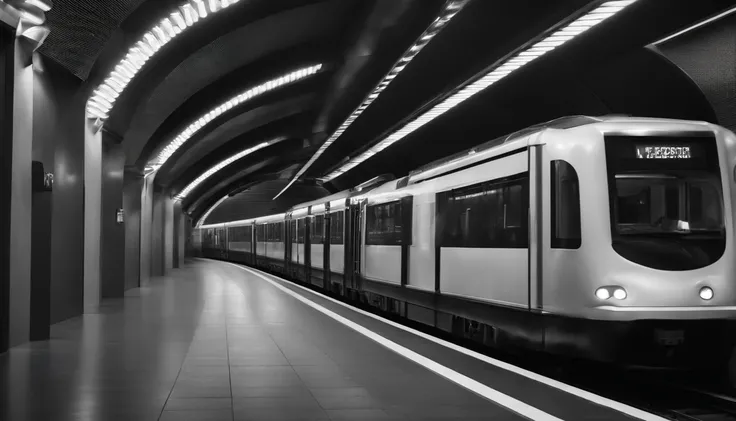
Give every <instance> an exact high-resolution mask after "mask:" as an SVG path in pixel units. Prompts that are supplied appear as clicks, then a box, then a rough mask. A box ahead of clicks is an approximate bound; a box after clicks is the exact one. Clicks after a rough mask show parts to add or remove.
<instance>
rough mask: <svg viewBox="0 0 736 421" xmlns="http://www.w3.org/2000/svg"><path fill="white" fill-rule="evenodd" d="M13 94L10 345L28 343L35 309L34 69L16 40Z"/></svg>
mask: <svg viewBox="0 0 736 421" xmlns="http://www.w3.org/2000/svg"><path fill="white" fill-rule="evenodd" d="M13 60H14V77H15V80H14V87H13V89H14V93H13V155H12V156H13V164H12V168H13V177H12V184H11V198H10V239H11V242H12V246H11V247H10V264H9V273H10V285H9V296H10V300H9V309H8V310H9V311H8V321H9V329H8V330H9V332H8V333H9V335H8V336H9V344H10V346H11V347H12V346H15V345H19V344H22V343H25V342H27V341H28V338H29V328H30V305H31V210H32V190H31V189H32V185H31V160H32V153H33V145H32V139H33V83H34V74H33V68H32V66H31V65H30V60H29V59H28V55H27V53H26V52H25V51H24V47H23V45H21V43H20V42H19V40H18V39H17V38H16V40H15V48H14V57H13Z"/></svg>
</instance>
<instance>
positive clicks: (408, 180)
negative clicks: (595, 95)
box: [398, 114, 707, 188]
mask: <svg viewBox="0 0 736 421" xmlns="http://www.w3.org/2000/svg"><path fill="white" fill-rule="evenodd" d="M609 122H611V123H637V122H640V123H680V124H682V123H686V124H694V125H698V126H703V125H706V124H707V123H704V122H700V121H689V120H673V119H666V118H648V117H632V116H630V115H618V114H613V115H605V116H599V117H591V116H585V115H576V116H567V117H560V118H557V119H554V120H550V121H547V122H544V123H539V124H535V125H533V126H530V127H527V128H524V129H521V130H518V131H516V132H513V133H510V134H506V135H503V136H500V137H497V138H495V139H493V140H490V141H487V142H485V143H482V144H480V145H478V146H475V147H472V148H470V149H466V150H464V151H462V152H458V153H456V154H454V155H450V156H448V157H445V158H441V159H438V160H436V161H434V162H431V163H429V164H427V165H424V166H422V167H419V168H417V169H416V170H414V171H412V172H411V173H409V176H408V177H405V179H402V180H400V182H399V183H398V184H399V185H398V188H401V187H404V186H406V185H409V184H414V183H417V182H419V181H422V179H423V178H424V177H422V176H423V175H425V174H426V173H429V172H430V171H432V172H435V171H433V170H436V169H438V168H440V167H443V166H444V167H447V168H446V170H445V171H443V172H441V173H444V172H446V171H450V170H451V169H452V168H451V167H452V165H450V164H452V163H457V164H460V163H461V162H463V161H466V160H468V159H473V158H471V156H477V155H478V154H481V153H482V152H488V151H491V150H494V149H500V148H502V147H503V146H505V145H509V144H513V143H515V141H520V140H522V139H526V138H528V137H529V136H532V135H534V134H536V133H540V132H542V131H544V130H547V129H557V130H565V129H572V128H575V127H581V126H586V125H591V124H596V123H609ZM437 175H439V174H433V176H437Z"/></svg>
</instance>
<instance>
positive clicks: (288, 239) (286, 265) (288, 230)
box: [284, 217, 293, 275]
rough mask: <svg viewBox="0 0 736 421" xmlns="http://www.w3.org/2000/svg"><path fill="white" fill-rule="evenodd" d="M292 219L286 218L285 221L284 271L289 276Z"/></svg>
mask: <svg viewBox="0 0 736 421" xmlns="http://www.w3.org/2000/svg"><path fill="white" fill-rule="evenodd" d="M292 235H293V234H292V232H291V219H290V218H289V217H286V218H285V219H284V271H285V273H286V274H287V275H291V253H292V251H293V250H292V249H291V242H292V240H291V238H292Z"/></svg>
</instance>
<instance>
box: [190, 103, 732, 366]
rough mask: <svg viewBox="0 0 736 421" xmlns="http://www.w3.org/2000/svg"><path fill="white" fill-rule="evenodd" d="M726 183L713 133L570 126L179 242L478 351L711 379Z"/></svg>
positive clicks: (671, 124)
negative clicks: (690, 370)
mask: <svg viewBox="0 0 736 421" xmlns="http://www.w3.org/2000/svg"><path fill="white" fill-rule="evenodd" d="M735 182H736V137H735V136H734V134H733V133H732V132H730V131H728V130H726V129H725V128H723V127H720V126H717V125H713V124H709V123H705V122H696V121H682V120H671V119H655V118H635V117H627V116H604V117H588V116H571V117H564V118H560V119H557V120H553V121H550V122H547V123H543V124H539V125H536V126H533V127H529V128H527V129H524V130H521V131H519V132H516V133H513V134H510V135H507V136H503V137H500V138H498V139H494V140H491V141H490V142H487V143H484V144H482V145H480V146H477V147H475V148H473V149H471V150H469V151H465V152H462V153H459V154H456V155H454V156H451V157H448V158H445V159H442V160H439V161H437V162H434V163H432V164H429V165H427V166H424V167H422V168H420V169H418V170H416V171H413V172H412V173H410V174H409V175H408V176H406V177H403V178H400V179H390V178H387V177H378V178H376V179H374V180H371V181H369V182H367V183H364V184H363V185H360V186H358V187H356V188H353V189H351V190H349V191H344V192H341V193H338V194H335V195H332V196H329V197H326V198H324V199H321V200H316V201H314V202H310V203H304V204H300V205H298V206H295V207H293V208H292V209H290V210H289V211H288V212H287V213H285V214H280V215H270V216H264V217H262V218H256V219H251V220H244V221H234V222H228V223H222V224H214V225H205V226H201V227H199V228H198V229H197V230H196V232H195V238H199V239H200V240H201V241H200V242H199V247H201V253H202V255H203V256H204V257H209V258H217V259H225V260H230V261H234V262H240V263H245V264H247V265H251V266H254V267H257V268H262V269H266V270H269V271H271V272H275V273H278V274H281V275H282V276H284V277H286V278H290V279H292V280H294V281H297V282H304V283H308V284H311V285H313V286H314V287H316V288H318V289H324V290H325V291H326V292H328V293H331V294H337V295H341V296H344V297H346V298H347V299H354V300H360V301H363V302H367V303H370V304H372V305H375V306H378V307H380V308H381V309H383V310H384V311H388V312H391V313H395V314H396V315H398V316H402V317H406V318H408V319H411V320H413V321H417V322H421V323H424V324H426V325H429V326H432V327H436V328H439V329H442V330H444V331H446V332H449V333H451V334H453V335H458V336H461V337H465V338H471V339H474V340H476V341H479V342H481V343H483V344H484V345H488V346H494V347H501V348H507V349H509V350H534V351H543V352H547V353H551V354H556V355H564V356H569V357H573V358H585V359H590V360H595V361H604V362H614V363H619V364H626V365H629V366H632V365H633V366H647V367H653V366H654V367H663V366H666V367H695V366H697V367H701V366H709V365H711V364H716V363H718V364H719V366H720V367H723V366H722V365H720V364H721V363H726V362H727V361H728V358H729V356H730V354H731V350H732V348H733V344H734V339H736V335H734V320H735V319H736V261H735V259H734V240H735V237H734V234H735V233H736V231H735V228H734V219H733V218H734V217H733V215H734V213H733V209H732V204H733V203H736V186H735V185H734V183H735Z"/></svg>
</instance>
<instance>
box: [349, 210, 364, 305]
mask: <svg viewBox="0 0 736 421" xmlns="http://www.w3.org/2000/svg"><path fill="white" fill-rule="evenodd" d="M362 208H363V206H362V204H358V205H350V206H349V207H348V209H347V210H346V212H345V213H346V215H345V216H346V218H345V219H346V221H345V222H346V223H345V225H346V227H345V228H346V230H345V245H346V250H345V284H346V288H350V289H352V290H356V291H359V290H360V289H361V282H360V279H361V274H362V268H361V264H362V263H361V262H362V260H363V259H362V253H363V247H362V244H363V226H362V220H363V218H362Z"/></svg>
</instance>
